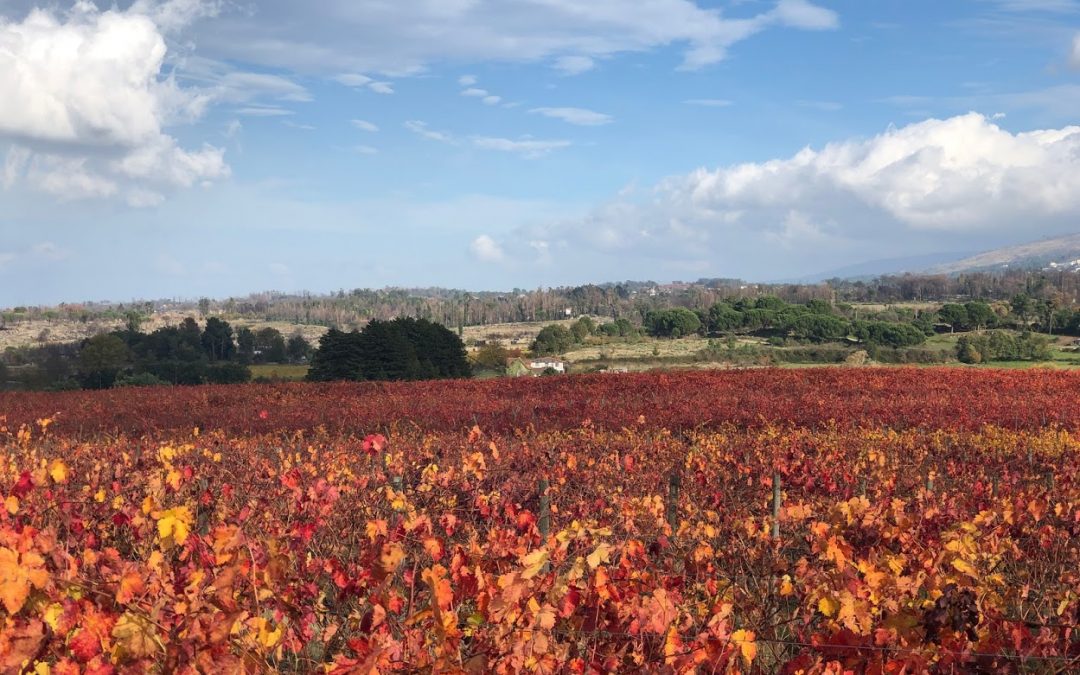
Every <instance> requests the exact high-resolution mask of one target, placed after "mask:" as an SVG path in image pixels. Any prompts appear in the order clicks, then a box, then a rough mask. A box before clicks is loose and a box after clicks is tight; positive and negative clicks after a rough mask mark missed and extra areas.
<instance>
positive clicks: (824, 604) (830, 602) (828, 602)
mask: <svg viewBox="0 0 1080 675" xmlns="http://www.w3.org/2000/svg"><path fill="white" fill-rule="evenodd" d="M817 608H818V611H819V612H821V613H822V614H824V615H825V616H828V617H832V616H836V613H837V612H838V611H840V602H839V601H838V600H837V599H836V598H833V597H824V598H822V599H821V600H818V604H817Z"/></svg>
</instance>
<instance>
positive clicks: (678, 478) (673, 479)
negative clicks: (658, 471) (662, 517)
mask: <svg viewBox="0 0 1080 675" xmlns="http://www.w3.org/2000/svg"><path fill="white" fill-rule="evenodd" d="M681 487H682V474H681V473H680V472H679V470H678V469H674V470H673V471H672V472H671V475H670V476H669V477H668V501H667V522H668V525H670V526H671V534H672V536H674V535H675V532H677V531H678V529H679V488H681Z"/></svg>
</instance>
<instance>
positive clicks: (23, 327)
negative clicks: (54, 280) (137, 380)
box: [0, 313, 326, 352]
mask: <svg viewBox="0 0 1080 675" xmlns="http://www.w3.org/2000/svg"><path fill="white" fill-rule="evenodd" d="M188 316H191V315H189V314H178V313H157V314H154V315H152V316H151V317H149V318H148V319H147V320H146V321H145V322H144V323H143V324H142V325H141V327H140V330H142V331H143V332H152V331H155V330H157V329H158V328H164V327H166V326H176V325H179V324H180V322H181V321H183V320H184V319H185V318H187V317H188ZM195 319H196V320H197V321H198V322H199V324H200V325H202V324H203V323H204V320H203V319H200V318H198V317H197V316H196V317H195ZM226 320H228V321H229V323H230V325H231V326H232V327H233V328H234V329H240V328H251V329H252V330H259V329H261V328H274V329H276V330H278V331H279V332H280V333H281V334H282V335H284V336H285V337H286V338H288V337H289V336H291V335H293V334H295V333H300V334H301V335H303V336H304V338H306V339H307V340H308V341H309V342H311V343H312V344H313V345H314V344H318V341H319V338H320V337H322V335H323V333H325V332H326V328H325V327H324V326H305V325H299V324H294V323H288V322H285V321H256V322H252V321H245V320H235V321H234V320H230V319H227V318H226ZM123 327H124V322H123V321H120V320H116V321H89V322H87V323H82V322H79V321H70V320H55V321H30V322H23V321H18V322H14V323H9V324H8V325H7V326H6V327H5V329H4V330H0V352H2V351H3V350H5V349H7V348H8V347H15V348H19V347H30V346H38V345H41V344H66V343H72V342H79V341H82V340H85V339H86V338H89V337H93V336H95V335H99V334H101V333H108V332H109V331H114V330H120V329H122V328H123Z"/></svg>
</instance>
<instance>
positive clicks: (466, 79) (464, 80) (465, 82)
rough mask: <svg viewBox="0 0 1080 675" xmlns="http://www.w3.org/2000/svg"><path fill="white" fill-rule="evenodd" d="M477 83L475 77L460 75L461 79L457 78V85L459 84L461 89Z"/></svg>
mask: <svg viewBox="0 0 1080 675" xmlns="http://www.w3.org/2000/svg"><path fill="white" fill-rule="evenodd" d="M477 81H478V80H477V79H476V76H475V75H462V76H461V77H459V78H458V84H460V85H461V86H463V87H471V86H473V85H474V84H476V83H477Z"/></svg>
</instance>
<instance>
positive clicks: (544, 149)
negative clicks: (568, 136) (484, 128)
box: [472, 136, 573, 159]
mask: <svg viewBox="0 0 1080 675" xmlns="http://www.w3.org/2000/svg"><path fill="white" fill-rule="evenodd" d="M472 142H473V145H475V146H476V147H478V148H482V149H484V150H498V151H500V152H512V153H514V154H518V155H521V156H522V157H524V158H526V159H537V158H539V157H543V156H544V155H547V154H549V153H551V152H552V151H554V150H560V149H562V148H568V147H570V146H571V145H573V144H572V143H571V142H570V141H541V140H537V139H534V138H522V139H519V140H512V139H509V138H491V137H488V136H474V137H473V138H472Z"/></svg>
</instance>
